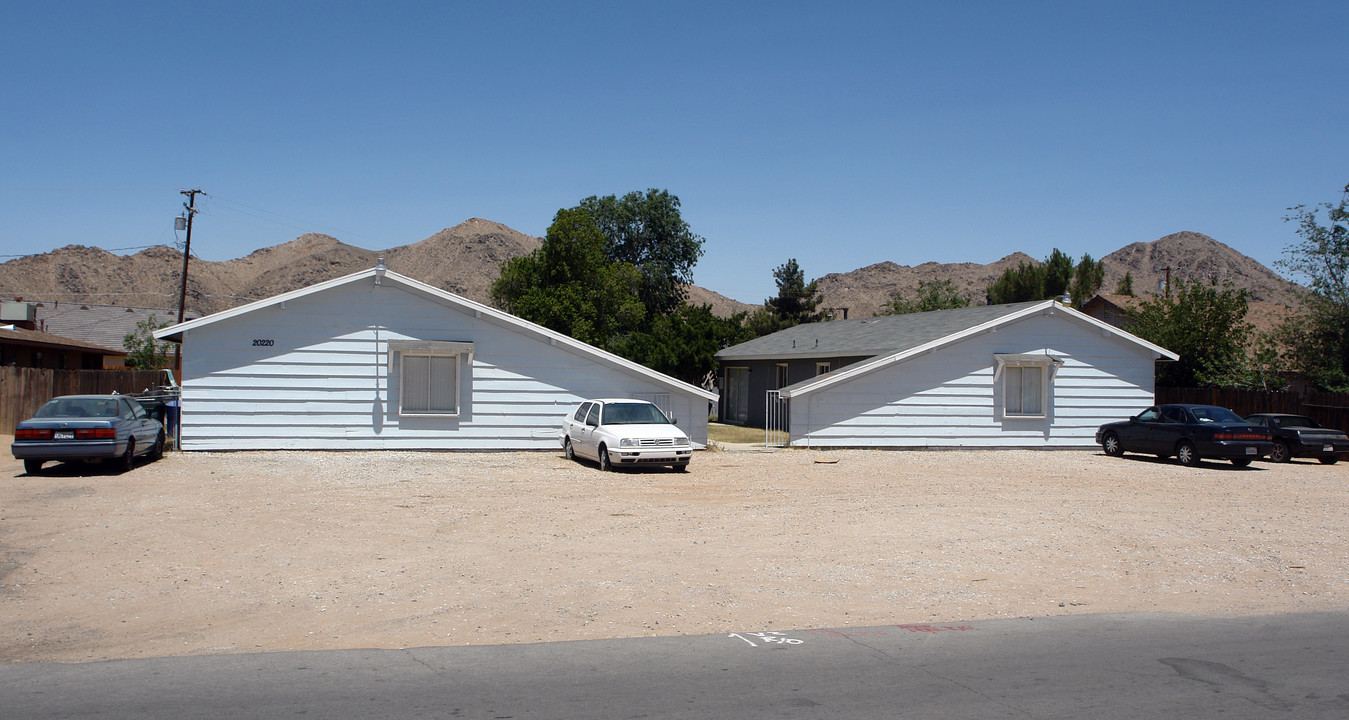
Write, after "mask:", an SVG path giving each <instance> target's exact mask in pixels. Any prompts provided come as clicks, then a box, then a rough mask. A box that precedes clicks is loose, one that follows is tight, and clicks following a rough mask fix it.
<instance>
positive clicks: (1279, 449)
mask: <svg viewBox="0 0 1349 720" xmlns="http://www.w3.org/2000/svg"><path fill="white" fill-rule="evenodd" d="M1269 459H1270V460H1273V461H1274V462H1292V460H1293V455H1292V453H1290V452H1288V443H1286V442H1284V441H1282V440H1275V441H1274V449H1273V450H1271V451H1270V452H1269Z"/></svg>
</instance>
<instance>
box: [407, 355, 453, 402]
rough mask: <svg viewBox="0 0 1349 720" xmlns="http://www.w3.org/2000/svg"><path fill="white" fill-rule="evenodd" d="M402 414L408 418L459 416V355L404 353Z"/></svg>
mask: <svg viewBox="0 0 1349 720" xmlns="http://www.w3.org/2000/svg"><path fill="white" fill-rule="evenodd" d="M401 373H402V374H401V377H400V380H401V382H402V392H401V404H400V412H401V413H402V414H404V415H456V414H458V413H459V356H458V355H434V354H419V353H414V352H404V353H402V371H401Z"/></svg>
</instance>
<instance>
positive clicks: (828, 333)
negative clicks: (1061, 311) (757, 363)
mask: <svg viewBox="0 0 1349 720" xmlns="http://www.w3.org/2000/svg"><path fill="white" fill-rule="evenodd" d="M1046 302H1048V301H1046V300H1037V301H1035V302H1024V303H1013V304H1010V305H976V306H974V307H965V308H957V309H954V310H933V311H931V312H923V313H909V314H906V315H880V316H877V317H870V318H855V319H852V320H830V321H828V322H816V323H805V324H802V325H796V326H794V327H789V328H787V329H786V330H779V331H778V332H775V333H773V334H771V335H764V336H763V337H760V338H755V339H753V340H750V341H748V342H743V343H740V344H739V345H732V346H731V347H728V348H726V349H725V350H722V351H721V352H719V353H717V355H716V358H717V359H718V360H721V361H722V362H726V361H728V360H787V359H791V358H794V357H818V358H827V357H857V356H859V355H865V356H870V355H881V354H888V353H893V352H896V351H898V350H906V349H908V348H912V347H917V346H919V345H922V344H924V343H928V342H932V341H933V340H938V339H940V338H944V337H947V336H948V335H952V334H954V333H958V332H961V331H962V330H967V329H969V328H971V327H975V326H977V325H983V324H985V323H988V322H994V321H996V320H998V319H1000V318H1003V317H1006V316H1008V315H1012V314H1015V313H1017V312H1019V311H1021V310H1024V309H1025V308H1028V307H1036V306H1042V305H1044V304H1045V303H1046Z"/></svg>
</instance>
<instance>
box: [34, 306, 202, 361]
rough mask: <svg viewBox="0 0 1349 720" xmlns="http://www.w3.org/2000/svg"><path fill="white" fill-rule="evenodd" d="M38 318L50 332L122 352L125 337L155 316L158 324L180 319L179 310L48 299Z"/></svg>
mask: <svg viewBox="0 0 1349 720" xmlns="http://www.w3.org/2000/svg"><path fill="white" fill-rule="evenodd" d="M199 316H200V313H197V312H192V311H188V313H187V317H186V319H188V320H191V319H193V318H196V317H199ZM37 317H38V320H39V321H40V322H42V323H43V325H44V326H45V327H46V329H47V332H50V333H55V334H58V335H64V336H66V337H71V338H77V339H79V340H82V341H84V342H87V343H93V344H95V345H102V346H103V347H107V348H114V349H120V348H122V347H123V346H122V340H123V338H125V337H126V336H127V335H129V334H131V333H134V332H136V325H137V324H139V323H142V322H145V321H146V320H149V319H150V318H152V317H153V318H154V319H155V322H156V324H157V325H165V324H171V323H173V322H175V321H177V320H178V311H177V310H172V309H164V308H143V307H129V306H126V305H95V304H93V303H79V302H52V301H50V300H48V301H45V302H43V303H42V307H40V308H38V311H37Z"/></svg>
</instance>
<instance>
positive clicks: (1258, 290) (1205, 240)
mask: <svg viewBox="0 0 1349 720" xmlns="http://www.w3.org/2000/svg"><path fill="white" fill-rule="evenodd" d="M1101 260H1102V262H1104V263H1105V285H1104V286H1103V287H1102V290H1103V291H1105V292H1114V290H1115V288H1116V286H1118V285H1119V282H1120V280H1122V279H1123V278H1124V273H1125V272H1129V273H1132V275H1133V285H1134V293H1135V294H1137V295H1142V294H1144V293H1155V292H1157V291H1158V290H1159V288H1161V287H1163V284H1164V283H1165V281H1166V272H1167V269H1168V268H1170V271H1171V281H1172V282H1173V283H1174V282H1175V281H1176V280H1182V281H1184V282H1196V281H1199V282H1207V281H1208V280H1210V279H1212V278H1217V280H1218V282H1219V283H1221V282H1222V281H1224V280H1231V281H1232V284H1233V285H1236V286H1237V287H1241V288H1246V289H1247V290H1249V291H1250V299H1251V300H1253V301H1256V302H1270V303H1280V304H1289V305H1296V304H1297V298H1296V295H1295V293H1294V291H1293V285H1292V283H1291V282H1289V281H1288V280H1286V279H1284V278H1283V277H1280V276H1279V275H1278V274H1276V273H1275V272H1274V271H1273V270H1270V269H1269V268H1267V267H1265V266H1264V265H1261V264H1260V263H1258V262H1256V261H1255V260H1252V259H1251V258H1249V257H1247V256H1245V255H1242V254H1241V253H1239V252H1237V251H1236V250H1233V249H1232V248H1230V247H1228V246H1226V245H1224V244H1222V243H1220V242H1218V241H1217V240H1214V239H1213V238H1211V237H1209V236H1207V235H1204V234H1201V233H1197V232H1178V233H1174V234H1171V235H1167V236H1166V237H1164V238H1161V239H1158V240H1154V241H1152V242H1136V243H1133V244H1132V245H1126V246H1125V247H1122V248H1120V249H1119V250H1116V251H1115V252H1112V253H1110V254H1109V255H1106V256H1105V257H1104V258H1102V259H1101Z"/></svg>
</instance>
